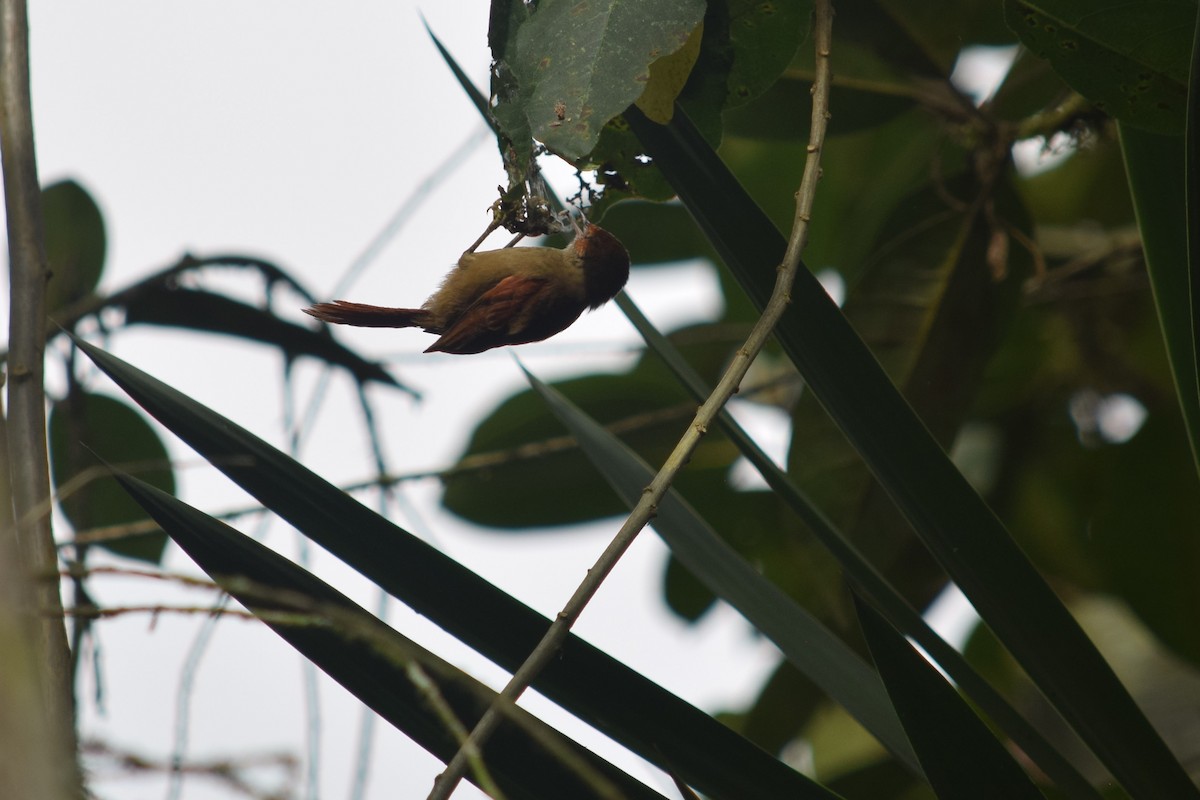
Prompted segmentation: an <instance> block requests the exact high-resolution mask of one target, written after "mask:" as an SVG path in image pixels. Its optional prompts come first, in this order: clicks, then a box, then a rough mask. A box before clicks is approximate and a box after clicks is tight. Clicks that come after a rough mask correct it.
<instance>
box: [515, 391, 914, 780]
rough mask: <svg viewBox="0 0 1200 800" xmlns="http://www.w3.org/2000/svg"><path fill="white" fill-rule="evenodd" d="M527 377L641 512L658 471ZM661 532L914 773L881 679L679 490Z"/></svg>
mask: <svg viewBox="0 0 1200 800" xmlns="http://www.w3.org/2000/svg"><path fill="white" fill-rule="evenodd" d="M525 374H526V377H528V378H529V382H530V384H532V386H533V388H534V389H535V390H536V391H537V393H538V394H539V395H540V396H541V397H542V399H543V400H544V401H545V402H546V404H547V405H548V406H549V407H550V409H551V411H553V412H554V415H555V416H556V417H558V419H559V420H560V421H561V422H562V423H563V425H565V426H566V427H567V428H568V429H569V430H570V431H571V433H572V435H574V437H575V438H576V439H578V440H579V444H580V446H581V447H582V448H583V449H584V452H586V453H587V456H588V458H589V459H590V460H591V461H592V463H593V464H595V465H596V467H597V468H598V469H599V470H600V471H601V472H602V473H603V475H604V478H605V480H606V481H608V483H609V485H610V486H612V488H613V491H615V492H616V493H617V494H618V495H619V496H620V497H621V499H622V500H624V502H625V503H626V505H627V506H629V507H630V508H633V507H634V506H635V505H637V503H638V501H639V500H640V499H641V497H642V493H643V490H644V488H645V487H646V486H647V485H649V483H650V481H651V480H652V479H653V478H654V470H652V469H651V468H650V466H649V465H648V464H646V462H645V461H643V460H641V459H640V458H638V456H637V455H636V454H635V453H633V452H632V451H631V450H630V449H629V448H628V447H626V446H625V445H624V444H622V443H621V442H620V440H618V439H617V438H616V437H614V436H613V435H612V434H610V433H608V432H607V431H605V430H604V428H602V427H601V426H600V425H599V424H597V423H596V422H595V421H594V420H592V419H590V418H589V417H588V416H587V415H586V414H584V413H583V412H582V411H580V409H578V408H576V407H575V406H573V405H572V404H571V403H570V402H568V401H567V400H566V398H565V397H563V396H562V395H561V394H559V393H558V392H556V391H554V390H553V389H551V388H550V387H548V386H546V385H545V384H543V383H542V382H541V381H539V380H538V379H537V378H535V377H534V376H533V375H532V374H530V373H529V372H528V371H526V373H525ZM654 530H655V531H656V532H657V533H658V534H659V535H660V536H661V537H662V538H663V540H664V541H665V542H666V543H667V545H668V546H669V547H670V548H671V552H672V554H674V555H675V557H676V558H678V559H679V560H680V561H682V562H683V563H684V565H685V566H687V568H688V569H689V570H690V571H691V572H692V573H693V574H694V575H695V576H696V577H698V578H699V579H700V580H701V581H703V582H704V583H705V585H706V586H708V587H709V588H710V589H712V590H713V591H714V592H715V593H716V594H717V595H718V596H720V597H721V598H723V599H724V600H726V601H727V602H729V604H730V605H732V606H733V607H734V608H736V609H737V610H738V611H739V612H740V613H741V614H742V615H743V616H744V617H745V618H746V619H747V620H749V622H750V623H751V624H753V625H754V626H755V627H757V628H758V629H759V630H760V631H761V632H762V633H763V635H764V636H766V637H767V638H769V639H770V640H771V641H773V642H774V643H775V644H776V645H778V647H779V648H780V650H782V651H783V654H784V656H785V657H786V658H787V659H788V660H789V661H791V662H792V663H793V664H794V665H795V666H796V667H798V668H799V669H800V670H801V671H802V672H803V673H804V674H805V675H807V676H808V677H809V678H810V679H811V680H812V681H813V682H814V683H816V684H817V685H818V686H820V687H821V689H822V690H824V691H825V692H826V693H827V694H829V696H830V697H832V698H833V699H834V700H835V701H836V702H838V703H840V704H841V705H842V706H843V707H844V708H845V709H846V710H847V711H849V712H850V713H851V714H852V715H854V717H855V718H856V719H858V720H859V721H860V722H861V723H862V725H863V726H864V727H865V728H866V729H867V730H868V731H870V732H871V733H872V735H874V736H875V737H876V738H877V739H878V740H879V741H880V742H881V743H882V744H883V745H884V746H885V747H887V748H888V750H889V751H890V752H891V753H892V754H893V755H895V756H896V757H897V758H898V759H900V760H901V761H903V762H904V763H906V764H908V765H909V766H910V767H912V766H914V761H913V754H912V751H911V750H910V749H909V747H908V743H907V741H906V740H905V739H904V736H903V734H901V733H900V731H899V730H898V728H897V727H896V719H895V717H894V715H893V713H892V709H891V707H890V705H889V704H888V703H886V702H881V700H882V697H881V695H880V691H881V689H882V687H881V685H880V683H879V680H878V676H877V675H875V674H874V673H872V672H871V670H870V669H869V668H867V666H866V665H865V664H864V663H863V661H862V659H861V658H859V656H858V655H857V654H855V653H854V651H852V650H851V649H850V648H849V647H848V646H847V645H846V644H845V643H843V642H842V641H841V640H840V639H838V638H837V637H836V636H834V635H833V634H832V633H830V632H829V631H828V630H827V629H826V628H825V626H824V625H822V624H821V623H820V622H819V621H818V620H817V619H816V618H814V617H813V616H812V615H810V614H809V613H808V612H807V611H806V610H804V609H803V608H802V607H800V606H799V605H797V604H796V603H795V602H794V601H792V600H791V599H790V598H789V597H787V596H786V595H784V594H783V593H782V592H781V591H780V590H779V589H778V587H776V586H775V585H774V584H773V583H771V582H770V581H768V580H766V579H765V578H763V577H762V575H760V574H759V573H758V572H757V571H756V570H755V569H754V568H753V567H751V566H750V565H749V564H748V563H747V562H746V561H744V560H743V559H741V558H740V557H739V556H738V555H737V553H736V552H735V551H734V550H733V549H732V548H731V547H729V545H727V544H726V543H725V542H723V541H722V540H721V538H720V537H719V536H717V535H716V533H715V532H714V531H713V530H712V529H711V528H710V527H709V526H708V524H707V523H706V522H705V521H704V520H703V519H702V518H701V517H700V516H699V515H698V514H697V513H696V511H695V510H694V509H692V508H691V507H690V506H689V505H688V504H687V503H686V502H685V501H684V500H683V498H682V497H680V496H679V494H678V493H677V492H675V491H674V490H673V489H671V490H668V492H667V493H666V494H665V495H664V496H663V498H662V500H660V501H659V503H658V506H657V507H656V509H655V515H654Z"/></svg>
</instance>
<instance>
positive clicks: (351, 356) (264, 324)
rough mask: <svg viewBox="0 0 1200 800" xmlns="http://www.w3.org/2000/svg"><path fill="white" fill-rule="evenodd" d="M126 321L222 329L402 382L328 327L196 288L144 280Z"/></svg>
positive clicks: (361, 374)
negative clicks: (318, 329) (337, 338)
mask: <svg viewBox="0 0 1200 800" xmlns="http://www.w3.org/2000/svg"><path fill="white" fill-rule="evenodd" d="M123 305H124V306H125V321H126V322H127V323H129V324H131V325H133V324H138V323H142V324H147V325H166V326H169V327H173V328H188V329H191V330H198V331H208V332H210V333H222V334H225V335H227V336H235V337H237V338H240V339H248V340H250V341H256V342H262V343H263V344H269V345H273V346H275V347H278V348H279V349H280V350H281V351H283V354H284V357H286V358H289V359H290V358H296V357H297V356H312V357H313V358H318V359H320V360H322V361H324V362H326V363H328V364H332V365H334V366H339V367H344V368H346V369H347V370H349V371H350V373H351V374H353V375H354V377H355V378H356V379H357V380H359V381H361V382H366V381H377V382H379V383H384V384H387V385H389V386H395V387H397V388H400V389H403V388H405V387H404V386H402V385H401V384H400V383H398V382H397V381H396V379H395V378H393V377H392V376H391V375H390V374H388V372H387V370H385V369H384V368H383V367H382V366H380V365H379V364H377V363H375V362H372V361H367V360H366V359H364V358H362V357H361V356H359V355H357V354H356V353H354V352H353V351H351V350H348V349H346V348H345V347H343V346H342V345H340V344H338V343H337V342H336V341H334V339H333V338H332V337H331V336H330V335H328V333H327V332H320V333H318V332H316V331H313V330H311V329H310V328H306V327H304V326H302V325H295V324H293V323H291V322H285V321H284V320H282V319H280V318H279V317H277V316H275V315H274V314H272V313H270V312H269V311H267V310H266V309H263V308H259V307H257V306H251V305H247V304H246V303H242V302H240V301H238V300H233V299H232V298H229V297H226V296H224V295H220V294H214V293H213V292H207V291H203V290H200V289H185V288H182V287H180V286H175V285H169V284H165V283H161V282H160V283H154V284H150V285H147V286H145V287H143V288H141V289H139V290H138V291H137V292H134V293H132V294H131V295H130V296H129V297H128V298H127V299H125V300H124V303H123Z"/></svg>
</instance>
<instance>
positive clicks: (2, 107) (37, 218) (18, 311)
mask: <svg viewBox="0 0 1200 800" xmlns="http://www.w3.org/2000/svg"><path fill="white" fill-rule="evenodd" d="M0 150H2V159H3V167H4V201H5V208H6V212H7V217H8V220H7V221H8V259H9V285H10V295H9V300H10V309H9V347H10V349H11V353H10V355H9V361H8V403H9V406H8V408H9V419H8V454H9V459H10V461H9V475H10V481H11V489H12V508H13V511H14V512H15V518H16V520H17V522H16V524H15V525H13V526H12V527H11V528H10V529H9V530H6V531H4V532H3V534H0V535H4V536H11V537H15V547H13V548H11V549H12V551H13V552H14V553H15V554H16V555H17V557H18V558H19V560H20V561H19V564H20V566H19V569H21V570H22V571H24V572H25V573H26V574H28V575H31V576H38V575H45V574H53V573H54V571H55V563H56V561H57V554H56V552H55V549H54V536H53V532H52V531H51V528H50V520H49V519H48V518H46V517H42V516H40V515H36V514H35V515H33V516H32V517H30V516H28V515H29V512H30V511H32V510H34V509H37V508H39V507H40V506H41V504H42V503H43V502H45V500H46V498H48V497H49V496H50V475H49V465H48V463H47V458H46V409H45V396H44V390H43V387H42V378H43V355H44V352H45V336H44V326H45V324H46V309H45V305H46V280H47V278H48V277H49V273H48V270H47V267H46V247H45V242H44V239H43V234H42V208H41V188H40V187H39V186H38V175H37V160H36V158H35V153H34V147H33V112H32V109H31V105H30V99H29V21H28V16H27V11H26V7H25V2H24V0H0ZM31 585H32V587H33V591H32V598H31V601H32V602H31V606H32V607H33V608H36V609H38V610H39V611H55V610H59V611H61V609H62V602H61V600H60V598H59V588H58V582H57V581H37V582H34V583H32V584H31ZM35 625H36V637H35V642H36V647H35V652H36V653H37V655H38V658H39V660H40V661H41V664H42V671H43V673H42V675H43V678H42V690H43V691H42V695H43V697H42V700H43V708H44V711H45V714H46V716H47V720H48V722H49V724H50V725H51V726H52V729H53V730H52V732H51V740H50V742H47V743H46V744H49V745H50V746H51V747H52V748H54V749H56V750H57V751H58V754H59V755H60V756H62V757H65V758H67V759H69V762H67V761H63V762H60V763H74V752H75V729H74V714H73V712H72V703H71V686H70V663H71V662H70V654H69V652H68V649H67V631H66V626H65V625H64V624H63V619H62V617H61V615H57V614H47V615H45V616H42V617H41V618H40V619H38V621H37V622H36V623H35ZM61 772H62V773H63V774H64V775H67V774H70V775H74V776H75V778H74V779H73V780H72V781H68V782H73V783H74V786H72V787H65V788H64V791H63V796H70V795H82V788H81V786H80V784H79V782H78V772H77V771H76V770H73V769H71V770H68V769H61Z"/></svg>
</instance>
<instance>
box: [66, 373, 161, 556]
mask: <svg viewBox="0 0 1200 800" xmlns="http://www.w3.org/2000/svg"><path fill="white" fill-rule="evenodd" d="M48 436H49V445H50V462H51V474H52V476H53V478H54V490H55V493H56V494H57V496H58V505H59V508H60V509H61V510H62V512H63V515H64V516H65V517H66V518H67V521H68V522H70V523H71V527H72V528H74V529H75V531H76V532H78V531H83V530H88V529H91V528H102V527H107V526H110V525H126V524H129V523H132V522H138V521H140V520H144V519H145V518H146V514H145V513H144V512H143V511H142V509H141V507H140V506H139V505H138V504H137V503H135V502H133V501H132V500H131V499H129V496H128V495H126V494H125V493H124V492H121V491H119V490H118V489H117V485H116V484H115V483H114V482H113V479H112V477H111V476H109V475H108V474H107V472H106V471H104V470H102V469H101V468H100V467H101V462H100V460H99V459H98V458H97V457H96V455H95V454H96V453H102V454H103V455H104V458H106V459H108V460H109V461H111V462H114V463H118V464H120V465H121V468H122V469H124V470H126V471H128V472H136V473H137V474H138V475H140V476H141V477H142V478H143V479H144V480H145V481H147V482H148V483H150V484H152V485H154V486H155V487H157V488H159V489H161V490H163V491H164V492H174V491H175V473H174V470H173V469H172V468H171V460H170V457H169V456H168V455H167V448H166V447H165V446H163V443H162V440H160V439H159V438H158V433H157V432H156V431H155V430H154V428H152V427H150V424H149V423H148V422H146V420H145V419H144V418H143V417H142V415H141V414H139V413H138V412H137V411H135V410H133V409H132V408H130V407H129V406H128V405H126V404H125V403H123V402H121V401H120V400H117V399H115V398H112V397H106V396H104V395H99V394H89V393H85V392H82V391H78V392H74V393H72V394H71V395H70V396H68V397H67V399H65V400H60V401H58V402H57V403H55V404H54V405H53V406H52V407H51V409H50V420H49V434H48ZM77 481H78V483H77ZM166 545H167V537H166V536H165V535H164V534H163V533H162V531H154V532H152V533H144V534H137V535H134V536H129V537H126V538H122V539H115V540H113V541H107V542H102V543H100V545H99V546H100V547H103V548H104V549H105V550H109V551H111V552H113V553H116V554H117V555H122V556H125V557H127V558H136V559H138V560H139V561H148V562H150V563H151V564H158V563H160V562H161V561H162V555H163V549H164V548H165V547H166Z"/></svg>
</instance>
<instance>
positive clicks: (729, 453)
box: [442, 369, 737, 528]
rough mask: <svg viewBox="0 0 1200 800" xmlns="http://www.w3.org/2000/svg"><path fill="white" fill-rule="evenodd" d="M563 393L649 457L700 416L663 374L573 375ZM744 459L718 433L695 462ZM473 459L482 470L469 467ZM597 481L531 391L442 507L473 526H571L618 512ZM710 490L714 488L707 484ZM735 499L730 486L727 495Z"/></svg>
mask: <svg viewBox="0 0 1200 800" xmlns="http://www.w3.org/2000/svg"><path fill="white" fill-rule="evenodd" d="M557 387H558V388H559V389H560V391H562V392H564V393H565V394H566V395H567V396H568V397H570V398H571V399H572V401H574V402H576V403H579V404H581V405H582V406H584V407H585V408H586V409H587V411H588V412H589V413H591V414H594V415H595V416H596V418H598V419H600V420H601V421H602V422H604V423H606V424H612V425H615V426H616V427H617V428H618V429H619V430H620V431H621V432H622V436H623V437H624V438H625V439H626V441H628V442H629V443H630V445H631V446H633V447H634V448H635V449H636V450H637V451H638V452H639V453H642V454H643V456H644V457H645V458H647V459H649V460H651V461H654V460H659V459H661V458H663V457H664V456H665V455H666V454H667V453H669V452H670V449H671V447H672V446H673V445H674V443H675V440H676V439H677V438H678V436H679V431H680V430H682V429H683V427H684V426H685V425H686V424H687V420H688V418H689V416H690V415H691V413H692V411H693V410H694V408H693V406H692V404H691V402H690V401H689V400H688V398H687V395H686V394H685V393H684V392H683V390H682V389H680V388H679V386H678V384H676V383H675V381H673V380H671V379H670V378H669V377H667V376H665V375H663V374H661V372H658V371H655V370H642V369H634V370H633V371H631V372H629V373H627V374H625V375H592V376H587V377H584V378H574V379H570V380H567V381H562V382H560V383H559V384H557ZM736 457H737V453H736V451H735V450H734V449H733V448H732V447H730V446H729V444H728V443H727V442H723V441H722V440H721V439H720V438H719V437H714V438H713V439H712V440H711V441H708V442H706V443H705V445H704V447H703V448H702V449H701V450H700V451H699V452H697V454H696V459H695V462H694V463H695V466H696V468H697V470H716V471H717V472H718V473H720V474H721V475H723V474H724V473H725V471H726V470H727V469H728V467H729V466H730V465H731V464H732V463H733V461H734V459H736ZM481 461H483V462H484V463H483V464H480V463H479V462H481ZM472 462H475V463H476V464H477V465H478V466H476V467H475V468H472V469H470V470H465V469H463V467H465V466H467V465H470V464H471V463H472ZM489 463H490V467H489V466H487V465H488V464H489ZM595 477H596V473H595V470H594V469H593V468H592V467H590V466H589V465H588V462H587V460H586V459H585V458H584V457H583V455H582V453H580V452H579V450H578V448H577V446H576V445H575V443H574V442H571V441H569V440H566V441H564V440H563V436H562V428H561V427H560V426H559V425H558V424H557V423H555V421H554V420H553V418H551V417H548V416H547V415H546V412H545V404H544V403H543V402H542V401H541V400H540V399H539V398H538V397H537V395H536V394H535V393H534V392H533V391H532V390H526V391H524V392H521V393H519V394H516V395H513V396H512V397H510V398H508V399H507V400H505V401H504V402H503V403H501V404H500V405H499V406H498V407H497V408H496V409H495V410H493V411H492V412H491V413H490V414H489V415H488V416H487V417H486V418H485V419H484V420H483V421H482V422H480V423H479V425H478V426H477V427H476V429H475V432H474V433H473V434H472V436H471V440H470V442H468V444H467V446H466V448H465V451H464V453H463V455H462V458H461V460H460V463H459V467H458V471H452V472H451V474H450V475H448V476H447V477H446V478H445V479H444V480H445V484H446V492H445V495H444V496H443V498H442V503H443V504H444V505H445V506H446V508H448V509H449V510H451V511H453V512H454V513H455V514H458V515H459V516H462V517H463V518H465V519H469V520H471V521H472V522H476V523H479V524H483V525H491V526H496V527H505V528H528V527H530V526H535V525H564V524H570V523H575V522H581V521H584V520H589V519H596V518H598V517H603V516H611V515H613V514H617V513H620V511H621V510H622V509H623V508H624V506H623V505H622V504H621V502H620V501H619V500H618V499H617V498H614V497H613V496H612V494H611V493H610V492H608V491H607V489H605V488H604V487H603V486H602V485H601V484H600V483H598V482H597V481H596V480H595ZM704 485H705V487H712V484H711V482H708V481H705V484H704ZM714 488H715V487H714ZM732 494H733V490H732V489H729V488H726V489H725V490H724V491H723V492H721V494H720V495H719V497H720V498H722V499H729V498H730V497H731V495H732ZM710 499H711V501H712V504H713V505H719V501H718V500H717V499H716V498H710Z"/></svg>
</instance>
